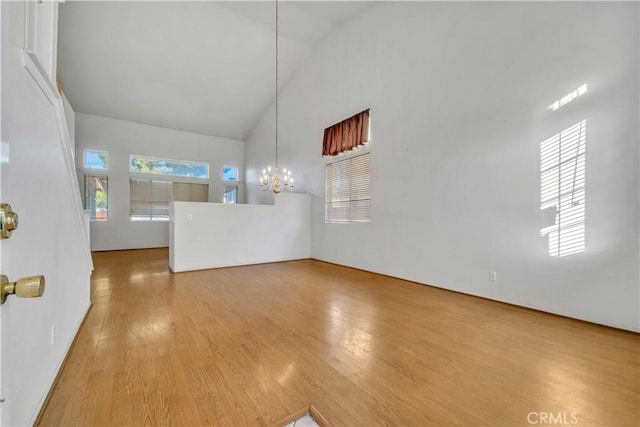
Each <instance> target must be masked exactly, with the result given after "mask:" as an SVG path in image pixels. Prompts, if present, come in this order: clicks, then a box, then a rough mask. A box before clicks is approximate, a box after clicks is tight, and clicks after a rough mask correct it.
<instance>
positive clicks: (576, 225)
mask: <svg viewBox="0 0 640 427" xmlns="http://www.w3.org/2000/svg"><path fill="white" fill-rule="evenodd" d="M586 126H587V122H586V120H582V121H580V122H578V123H576V124H575V125H573V126H571V127H569V128H567V129H565V130H563V131H562V132H560V133H558V134H556V135H554V136H552V137H551V138H549V139H547V140H545V141H543V142H542V143H541V144H540V209H542V210H543V211H546V212H549V213H550V216H552V217H553V219H554V223H553V225H550V226H548V227H544V228H542V229H541V230H540V234H541V235H542V236H547V237H548V239H549V255H551V256H553V257H563V256H566V255H572V254H576V253H579V252H584V251H585V212H586V184H585V172H586V165H585V153H586Z"/></svg>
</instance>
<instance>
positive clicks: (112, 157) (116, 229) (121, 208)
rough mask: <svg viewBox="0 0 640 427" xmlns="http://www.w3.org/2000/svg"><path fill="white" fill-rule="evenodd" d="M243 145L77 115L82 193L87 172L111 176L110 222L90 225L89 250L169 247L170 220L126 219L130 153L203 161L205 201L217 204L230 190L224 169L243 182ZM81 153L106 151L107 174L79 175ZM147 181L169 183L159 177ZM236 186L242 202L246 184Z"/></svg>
mask: <svg viewBox="0 0 640 427" xmlns="http://www.w3.org/2000/svg"><path fill="white" fill-rule="evenodd" d="M244 146H245V143H244V141H237V140H232V139H227V138H220V137H214V136H208V135H200V134H196V133H191V132H185V131H180V130H175V129H168V128H162V127H158V126H150V125H144V124H140V123H133V122H127V121H124V120H116V119H111V118H106V117H100V116H94V115H90V114H82V113H76V159H77V160H76V163H77V165H78V182H79V183H80V186H81V191H84V190H83V186H84V174H85V173H87V174H93V175H101V176H105V175H106V176H108V177H109V189H108V197H109V199H108V210H109V218H108V220H106V221H91V250H96V251H104V250H118V249H138V248H154V247H167V246H169V223H168V221H166V222H165V221H131V220H130V219H129V178H130V174H129V155H130V154H139V155H144V156H155V157H163V158H169V159H178V160H188V161H199V162H207V163H208V164H209V176H210V178H209V180H208V182H207V183H208V184H209V201H210V202H219V203H221V202H222V196H223V191H224V187H225V185H232V184H228V183H226V184H225V181H223V179H222V167H223V166H225V165H226V166H237V167H238V175H239V176H240V177H243V176H244V149H245V147H244ZM85 149H90V150H99V151H106V152H108V153H109V169H108V170H107V171H101V170H87V171H85V170H83V169H82V161H83V151H84V150H85ZM137 176H141V175H137ZM147 177H148V178H152V179H158V180H163V179H164V180H167V179H166V178H165V177H162V176H159V175H149V176H147ZM194 182H196V181H194ZM198 182H201V181H200V180H198ZM236 184H237V185H238V201H239V202H242V201H243V200H244V183H243V182H242V181H240V182H238V183H234V184H233V185H236Z"/></svg>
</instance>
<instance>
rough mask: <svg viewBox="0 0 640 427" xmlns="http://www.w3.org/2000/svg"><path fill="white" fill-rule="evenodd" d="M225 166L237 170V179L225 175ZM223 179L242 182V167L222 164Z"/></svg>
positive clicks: (224, 180)
mask: <svg viewBox="0 0 640 427" xmlns="http://www.w3.org/2000/svg"><path fill="white" fill-rule="evenodd" d="M225 168H230V169H235V170H236V179H227V178H225V177H224V170H225ZM222 181H223V182H236V183H237V182H240V168H239V167H238V166H232V165H223V166H222Z"/></svg>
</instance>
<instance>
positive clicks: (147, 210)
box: [129, 179, 172, 221]
mask: <svg viewBox="0 0 640 427" xmlns="http://www.w3.org/2000/svg"><path fill="white" fill-rule="evenodd" d="M171 186H172V183H171V182H168V181H153V180H150V179H145V180H143V179H131V180H130V181H129V187H130V188H129V196H130V198H131V204H130V211H131V212H130V214H131V220H132V221H168V220H169V202H170V201H171Z"/></svg>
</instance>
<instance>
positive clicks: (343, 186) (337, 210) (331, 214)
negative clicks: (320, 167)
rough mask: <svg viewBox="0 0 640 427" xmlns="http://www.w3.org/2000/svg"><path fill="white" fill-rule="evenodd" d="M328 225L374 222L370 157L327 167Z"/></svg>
mask: <svg viewBox="0 0 640 427" xmlns="http://www.w3.org/2000/svg"><path fill="white" fill-rule="evenodd" d="M325 195H326V196H325V197H326V198H325V202H326V203H325V222H328V223H352V222H370V221H371V154H370V153H367V154H363V155H360V156H356V157H351V158H348V159H344V160H340V161H337V162H333V163H329V164H327V166H326V188H325Z"/></svg>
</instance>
